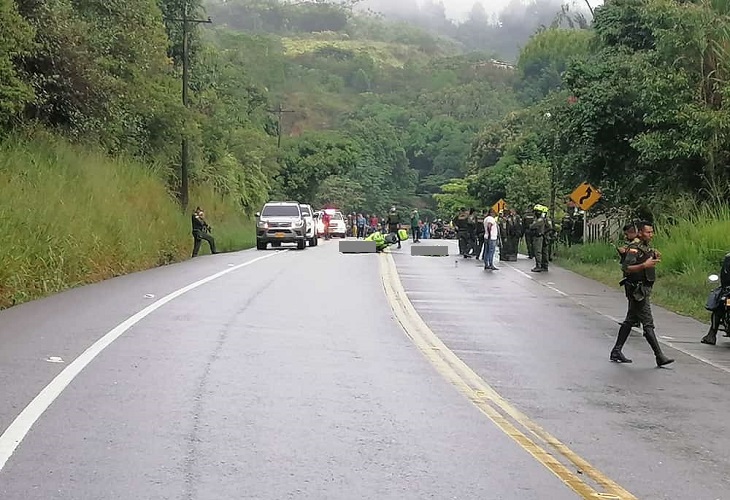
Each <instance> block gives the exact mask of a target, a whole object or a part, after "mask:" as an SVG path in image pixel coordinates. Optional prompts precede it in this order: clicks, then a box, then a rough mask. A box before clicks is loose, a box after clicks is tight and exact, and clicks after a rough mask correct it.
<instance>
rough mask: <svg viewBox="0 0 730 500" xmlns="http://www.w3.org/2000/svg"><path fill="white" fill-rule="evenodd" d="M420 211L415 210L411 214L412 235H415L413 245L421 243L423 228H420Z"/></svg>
mask: <svg viewBox="0 0 730 500" xmlns="http://www.w3.org/2000/svg"><path fill="white" fill-rule="evenodd" d="M419 222H420V221H419V220H418V210H416V209H413V211H412V212H411V234H412V235H413V243H418V242H420V241H421V228H420V226H419Z"/></svg>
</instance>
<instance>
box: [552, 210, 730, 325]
mask: <svg viewBox="0 0 730 500" xmlns="http://www.w3.org/2000/svg"><path fill="white" fill-rule="evenodd" d="M728 221H730V209H728V208H726V207H724V208H721V209H708V208H704V209H699V210H697V211H694V212H690V213H689V214H688V215H687V216H685V217H679V218H677V219H676V220H675V223H674V224H672V225H671V226H664V227H661V228H660V229H659V230H658V231H657V235H656V237H655V240H654V242H655V245H656V247H657V249H659V251H660V252H661V254H662V262H661V263H660V264H659V265H658V266H657V278H658V280H659V284H658V285H657V286H656V288H655V292H654V302H656V303H658V304H660V305H662V306H665V307H666V308H668V309H670V310H672V311H675V312H677V313H680V314H684V315H687V316H692V317H694V318H696V319H698V320H700V321H704V322H707V321H708V318H709V313H708V312H707V311H706V310H705V301H706V300H707V294H708V293H709V291H710V290H711V289H712V288H713V287H714V285H711V284H709V283H708V281H707V277H708V276H709V275H710V274H718V273H719V270H720V263H721V262H722V259H723V257H724V256H725V254H727V253H728V252H729V251H730V231H728ZM557 261H558V263H559V264H560V265H562V266H564V267H566V268H567V269H571V270H572V271H575V272H577V273H579V274H583V275H584V276H587V277H589V278H593V279H596V280H598V281H601V282H602V283H605V284H606V285H609V286H612V287H614V288H618V282H619V281H620V280H621V271H620V266H619V264H618V259H617V254H616V249H615V247H614V246H611V245H607V244H605V243H590V244H587V245H581V246H574V247H572V248H561V250H560V257H559V258H558V259H557Z"/></svg>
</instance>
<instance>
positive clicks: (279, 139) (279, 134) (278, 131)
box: [269, 104, 294, 148]
mask: <svg viewBox="0 0 730 500" xmlns="http://www.w3.org/2000/svg"><path fill="white" fill-rule="evenodd" d="M269 113H276V114H278V115H279V124H278V125H277V129H278V130H277V135H278V136H279V138H278V140H277V142H276V147H277V148H281V117H282V115H283V114H284V113H294V110H291V109H284V108H282V107H281V104H279V107H278V108H276V109H270V110H269Z"/></svg>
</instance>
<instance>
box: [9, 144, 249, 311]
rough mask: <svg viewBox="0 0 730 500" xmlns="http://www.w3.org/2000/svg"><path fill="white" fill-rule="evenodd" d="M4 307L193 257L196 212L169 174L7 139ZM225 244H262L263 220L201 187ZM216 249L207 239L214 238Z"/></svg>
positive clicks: (198, 196)
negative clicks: (256, 223)
mask: <svg viewBox="0 0 730 500" xmlns="http://www.w3.org/2000/svg"><path fill="white" fill-rule="evenodd" d="M0 195H1V196H2V200H3V203H2V208H0V233H1V234H3V236H4V241H3V244H2V245H0V308H4V307H9V306H11V305H14V304H18V303H21V302H25V301H28V300H32V299H35V298H39V297H42V296H45V295H49V294H52V293H55V292H58V291H60V290H63V289H66V288H69V287H73V286H77V285H81V284H85V283H92V282H96V281H100V280H104V279H107V278H111V277H113V276H118V275H122V274H126V273H130V272H134V271H139V270H143V269H148V268H151V267H155V266H159V265H164V264H168V263H171V262H175V261H179V260H182V259H185V258H186V257H188V256H189V255H190V252H191V248H192V236H191V222H190V214H182V213H181V212H180V210H179V207H178V205H177V203H176V202H175V200H174V198H173V197H172V195H171V194H170V193H169V192H168V190H167V189H166V188H165V184H164V182H163V181H162V180H161V176H159V175H157V174H156V173H155V172H154V171H153V170H152V169H150V168H149V167H148V166H145V165H142V164H141V163H137V162H134V161H131V160H127V159H123V158H117V159H110V158H109V157H107V156H105V155H104V154H102V153H99V152H94V151H90V150H84V149H81V148H80V147H76V146H72V145H70V144H68V143H67V142H65V141H63V140H61V139H58V138H55V137H51V136H47V135H43V136H38V135H36V136H35V137H33V138H27V137H17V136H16V137H13V138H11V139H7V140H5V141H3V143H2V144H0ZM191 205H192V207H191V208H194V206H195V205H201V206H202V207H204V208H205V209H206V212H207V218H208V220H209V221H210V223H211V225H212V226H213V228H214V235H215V237H216V240H217V241H216V243H218V245H219V247H220V249H221V250H233V249H240V248H245V247H250V246H253V242H254V239H255V236H254V231H253V223H252V222H251V221H249V220H247V219H246V218H245V217H244V216H243V214H241V213H239V211H238V210H237V209H236V207H235V206H234V205H233V204H232V203H231V202H229V201H227V200H225V199H222V198H221V197H219V196H216V195H215V194H214V193H213V191H212V189H210V188H200V187H195V188H194V189H193V190H192V192H191ZM203 251H204V252H207V251H208V250H207V245H206V246H204V250H203Z"/></svg>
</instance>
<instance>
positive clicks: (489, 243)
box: [484, 209, 499, 271]
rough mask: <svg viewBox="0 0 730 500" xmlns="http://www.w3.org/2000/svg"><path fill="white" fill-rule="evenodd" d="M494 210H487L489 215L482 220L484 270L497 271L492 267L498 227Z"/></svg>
mask: <svg viewBox="0 0 730 500" xmlns="http://www.w3.org/2000/svg"><path fill="white" fill-rule="evenodd" d="M495 215H496V213H495V212H494V209H491V210H489V215H488V216H487V217H486V218H485V219H484V269H489V270H491V271H499V269H497V268H496V267H494V253H495V251H496V250H497V240H498V238H499V226H498V225H497V219H495V218H494V216H495Z"/></svg>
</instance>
